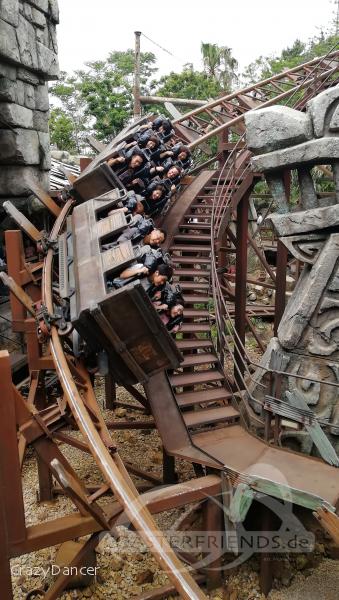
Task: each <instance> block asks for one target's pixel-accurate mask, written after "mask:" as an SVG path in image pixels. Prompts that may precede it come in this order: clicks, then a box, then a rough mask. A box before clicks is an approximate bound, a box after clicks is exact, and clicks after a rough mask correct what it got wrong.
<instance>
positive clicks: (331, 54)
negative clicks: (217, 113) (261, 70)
mask: <svg viewBox="0 0 339 600" xmlns="http://www.w3.org/2000/svg"><path fill="white" fill-rule="evenodd" d="M335 46H338V44H336V45H335ZM334 58H337V59H338V61H339V50H335V51H333V52H329V53H328V54H325V55H323V56H318V57H316V58H313V59H312V60H310V61H309V62H307V63H302V64H301V65H297V66H296V67H293V69H289V70H287V71H284V72H283V73H278V74H277V75H273V76H272V77H268V78H267V79H263V80H262V81H259V82H258V83H253V84H252V85H249V86H247V87H244V88H242V89H240V90H236V91H235V92H232V93H230V94H226V95H225V96H221V97H220V98H217V99H216V100H212V101H211V102H206V103H205V104H204V106H202V107H200V108H196V109H195V110H191V111H189V112H187V113H185V114H184V115H182V116H181V117H180V118H178V119H174V120H173V121H172V123H173V125H176V124H177V123H181V121H187V120H188V119H189V118H190V117H194V116H195V115H197V114H199V113H201V112H204V110H205V109H206V108H207V109H211V108H214V107H215V106H219V105H220V104H222V103H224V102H230V101H231V100H234V99H237V98H238V97H239V95H240V94H241V95H243V94H248V93H249V92H257V91H258V88H259V89H260V87H264V86H266V85H268V84H270V83H272V82H275V81H278V80H281V79H285V78H288V77H289V76H291V75H292V76H293V75H294V74H296V73H298V72H300V71H302V70H305V68H307V67H312V66H319V64H321V62H322V61H324V60H331V59H334ZM294 87H295V86H293V88H294ZM253 99H256V98H255V97H253Z"/></svg>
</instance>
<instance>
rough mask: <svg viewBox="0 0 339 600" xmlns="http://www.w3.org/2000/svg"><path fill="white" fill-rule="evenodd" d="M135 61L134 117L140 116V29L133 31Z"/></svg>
mask: <svg viewBox="0 0 339 600" xmlns="http://www.w3.org/2000/svg"><path fill="white" fill-rule="evenodd" d="M134 35H135V62H134V90H133V96H134V119H135V120H137V119H139V118H140V117H141V103H140V36H141V31H135V32H134Z"/></svg>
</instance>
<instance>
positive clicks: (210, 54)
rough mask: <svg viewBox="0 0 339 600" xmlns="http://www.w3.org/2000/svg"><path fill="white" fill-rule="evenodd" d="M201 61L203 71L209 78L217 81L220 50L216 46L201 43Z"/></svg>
mask: <svg viewBox="0 0 339 600" xmlns="http://www.w3.org/2000/svg"><path fill="white" fill-rule="evenodd" d="M201 53H202V60H203V63H204V69H205V71H206V73H207V75H208V76H209V77H213V78H214V79H218V67H219V65H220V48H219V47H218V46H217V44H209V43H207V44H205V43H204V42H201Z"/></svg>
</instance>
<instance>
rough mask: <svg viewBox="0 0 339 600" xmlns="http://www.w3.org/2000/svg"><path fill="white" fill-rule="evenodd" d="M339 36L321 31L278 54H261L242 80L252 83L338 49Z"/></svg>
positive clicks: (246, 70) (243, 75)
mask: <svg viewBox="0 0 339 600" xmlns="http://www.w3.org/2000/svg"><path fill="white" fill-rule="evenodd" d="M338 43H339V36H336V35H333V34H332V33H330V32H323V31H322V32H320V34H319V35H317V36H315V37H313V38H312V39H310V40H309V41H308V42H302V41H301V40H299V39H297V40H295V42H294V43H293V44H292V46H290V47H287V48H285V49H284V50H282V52H281V53H280V54H279V55H276V56H260V57H259V58H257V59H256V60H255V61H254V62H252V63H250V64H249V65H248V66H247V67H246V68H245V70H244V72H243V74H242V77H241V80H242V83H243V84H245V85H251V84H252V83H255V82H257V81H260V80H262V79H267V78H268V77H271V76H272V75H276V74H278V73H281V72H282V71H284V70H287V69H293V68H294V67H297V66H298V65H300V64H302V63H305V62H308V61H310V60H312V59H313V58H316V57H317V56H323V55H325V54H327V53H328V52H330V51H331V50H334V49H336V46H337V45H338Z"/></svg>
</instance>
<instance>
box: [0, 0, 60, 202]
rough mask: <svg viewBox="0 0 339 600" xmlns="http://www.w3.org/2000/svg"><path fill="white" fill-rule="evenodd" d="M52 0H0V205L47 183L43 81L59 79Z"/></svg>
mask: <svg viewBox="0 0 339 600" xmlns="http://www.w3.org/2000/svg"><path fill="white" fill-rule="evenodd" d="M58 22H59V12H58V3H57V0H0V204H2V202H3V201H4V200H6V199H10V200H12V201H14V202H15V203H16V204H17V205H19V206H20V205H21V204H22V200H24V199H25V197H27V195H28V194H29V189H28V181H29V178H30V177H32V176H33V177H34V178H36V179H37V180H38V181H40V182H41V183H42V184H43V186H44V187H45V189H48V186H49V168H50V150H49V133H48V118H49V101H48V89H47V81H49V80H53V79H57V78H58V72H59V67H58V57H57V41H56V25H57V23H58Z"/></svg>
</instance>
